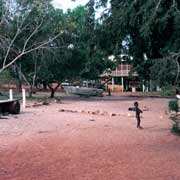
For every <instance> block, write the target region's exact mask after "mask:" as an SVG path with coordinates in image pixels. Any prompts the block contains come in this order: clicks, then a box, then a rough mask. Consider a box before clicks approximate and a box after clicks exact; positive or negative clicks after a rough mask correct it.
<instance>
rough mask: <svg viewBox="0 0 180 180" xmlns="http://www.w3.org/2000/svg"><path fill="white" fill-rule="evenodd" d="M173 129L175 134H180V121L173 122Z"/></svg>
mask: <svg viewBox="0 0 180 180" xmlns="http://www.w3.org/2000/svg"><path fill="white" fill-rule="evenodd" d="M171 131H172V132H173V133H174V134H176V135H178V136H180V127H179V123H178V122H176V123H175V124H173V127H172V129H171Z"/></svg>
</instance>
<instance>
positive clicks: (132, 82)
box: [108, 64, 141, 92]
mask: <svg viewBox="0 0 180 180" xmlns="http://www.w3.org/2000/svg"><path fill="white" fill-rule="evenodd" d="M132 68H133V66H132V65H130V64H119V65H118V66H117V67H116V69H115V70H114V71H112V72H111V77H112V82H111V85H110V84H109V85H108V87H109V88H110V89H111V91H113V92H114V91H116V92H124V91H136V89H140V88H141V83H140V81H139V78H138V74H137V72H133V71H132Z"/></svg>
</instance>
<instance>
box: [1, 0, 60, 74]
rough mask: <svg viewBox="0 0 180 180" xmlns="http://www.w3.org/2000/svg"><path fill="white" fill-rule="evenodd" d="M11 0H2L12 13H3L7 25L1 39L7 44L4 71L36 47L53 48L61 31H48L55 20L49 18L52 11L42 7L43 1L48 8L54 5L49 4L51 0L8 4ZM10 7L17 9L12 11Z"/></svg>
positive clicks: (4, 49)
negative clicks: (51, 46) (49, 24)
mask: <svg viewBox="0 0 180 180" xmlns="http://www.w3.org/2000/svg"><path fill="white" fill-rule="evenodd" d="M7 2H8V1H6V3H5V1H2V3H3V5H4V6H3V7H4V8H5V9H6V10H5V12H8V13H5V14H2V16H1V19H2V24H3V26H2V28H1V36H0V42H1V46H2V47H3V48H2V50H1V67H0V72H2V71H3V70H5V69H7V68H8V67H10V66H11V65H12V64H13V63H15V62H16V61H17V60H20V59H21V60H22V59H23V56H25V55H27V54H29V53H32V52H33V51H36V50H38V49H43V48H49V47H50V46H49V44H50V43H51V42H53V41H54V40H55V39H56V38H57V37H58V36H59V34H51V32H50V31H47V30H49V29H47V20H49V22H51V21H50V20H51V19H50V17H49V18H48V14H45V15H44V14H43V10H42V9H41V7H42V8H44V6H43V5H46V6H45V7H46V8H47V7H50V5H49V6H48V3H49V1H46V2H47V3H44V1H43V2H42V1H40V0H39V1H32V4H29V1H28V3H27V2H26V1H20V4H19V1H14V3H13V6H8V5H9V4H8V3H7ZM25 5H26V6H25ZM50 8H51V9H52V7H50ZM10 9H12V10H13V13H10ZM37 14H39V15H38V16H37ZM4 16H6V17H4ZM5 20H6V21H5ZM45 20H46V22H45ZM42 34H43V36H41V35H42ZM44 35H45V36H44Z"/></svg>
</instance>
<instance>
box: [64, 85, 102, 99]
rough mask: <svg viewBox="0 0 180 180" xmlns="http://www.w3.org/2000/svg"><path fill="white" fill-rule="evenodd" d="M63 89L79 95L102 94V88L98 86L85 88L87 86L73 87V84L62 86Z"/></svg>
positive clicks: (100, 95)
mask: <svg viewBox="0 0 180 180" xmlns="http://www.w3.org/2000/svg"><path fill="white" fill-rule="evenodd" d="M64 90H65V92H66V93H68V94H75V95H79V96H86V97H89V96H99V97H102V96H103V89H98V88H87V87H79V86H78V87H74V86H64Z"/></svg>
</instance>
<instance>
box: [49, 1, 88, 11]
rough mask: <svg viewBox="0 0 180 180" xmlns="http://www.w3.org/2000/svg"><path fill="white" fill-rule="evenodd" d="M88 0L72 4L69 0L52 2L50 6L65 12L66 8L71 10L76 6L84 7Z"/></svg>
mask: <svg viewBox="0 0 180 180" xmlns="http://www.w3.org/2000/svg"><path fill="white" fill-rule="evenodd" d="M87 2H88V0H76V1H75V2H72V1H71V0H53V1H52V4H53V6H54V7H55V8H60V9H63V10H64V11H66V10H67V9H68V8H70V9H73V8H75V7H77V6H78V5H85V4H86V3H87Z"/></svg>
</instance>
